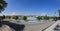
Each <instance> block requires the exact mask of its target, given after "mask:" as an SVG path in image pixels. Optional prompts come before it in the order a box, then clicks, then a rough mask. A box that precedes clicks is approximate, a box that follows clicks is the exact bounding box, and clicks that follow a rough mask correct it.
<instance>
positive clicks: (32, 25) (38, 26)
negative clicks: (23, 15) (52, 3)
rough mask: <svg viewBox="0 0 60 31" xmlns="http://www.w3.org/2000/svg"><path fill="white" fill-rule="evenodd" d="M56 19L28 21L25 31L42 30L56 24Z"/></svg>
mask: <svg viewBox="0 0 60 31" xmlns="http://www.w3.org/2000/svg"><path fill="white" fill-rule="evenodd" d="M54 23H55V21H43V22H26V23H23V24H24V25H25V28H24V31H42V30H44V29H45V28H47V27H49V26H51V25H52V24H54Z"/></svg>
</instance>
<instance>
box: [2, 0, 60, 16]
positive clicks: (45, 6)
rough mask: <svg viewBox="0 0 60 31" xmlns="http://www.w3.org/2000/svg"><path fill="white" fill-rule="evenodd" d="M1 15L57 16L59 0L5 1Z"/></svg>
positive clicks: (59, 6) (59, 7)
mask: <svg viewBox="0 0 60 31" xmlns="http://www.w3.org/2000/svg"><path fill="white" fill-rule="evenodd" d="M6 2H7V3H8V6H7V8H6V9H5V11H4V12H2V13H3V14H6V15H7V14H19V15H46V14H47V15H49V16H53V15H55V16H58V9H60V0H6Z"/></svg>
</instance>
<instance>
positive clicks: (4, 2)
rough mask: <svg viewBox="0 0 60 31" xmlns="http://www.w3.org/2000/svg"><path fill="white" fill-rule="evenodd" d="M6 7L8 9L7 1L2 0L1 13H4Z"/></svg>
mask: <svg viewBox="0 0 60 31" xmlns="http://www.w3.org/2000/svg"><path fill="white" fill-rule="evenodd" d="M5 7H7V3H6V1H4V0H0V13H1V12H2V11H4V9H5Z"/></svg>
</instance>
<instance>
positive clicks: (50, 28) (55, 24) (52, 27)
mask: <svg viewBox="0 0 60 31" xmlns="http://www.w3.org/2000/svg"><path fill="white" fill-rule="evenodd" d="M58 23H59V20H58V21H56V22H55V23H54V24H53V25H51V26H50V27H48V28H47V29H45V30H44V31H54V28H55V27H56V26H57V24H58Z"/></svg>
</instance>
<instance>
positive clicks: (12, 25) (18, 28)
mask: <svg viewBox="0 0 60 31" xmlns="http://www.w3.org/2000/svg"><path fill="white" fill-rule="evenodd" d="M2 25H8V26H9V27H10V28H13V29H14V30H15V31H23V30H24V27H25V25H23V24H16V23H12V22H9V21H0V27H1V26H2Z"/></svg>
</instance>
